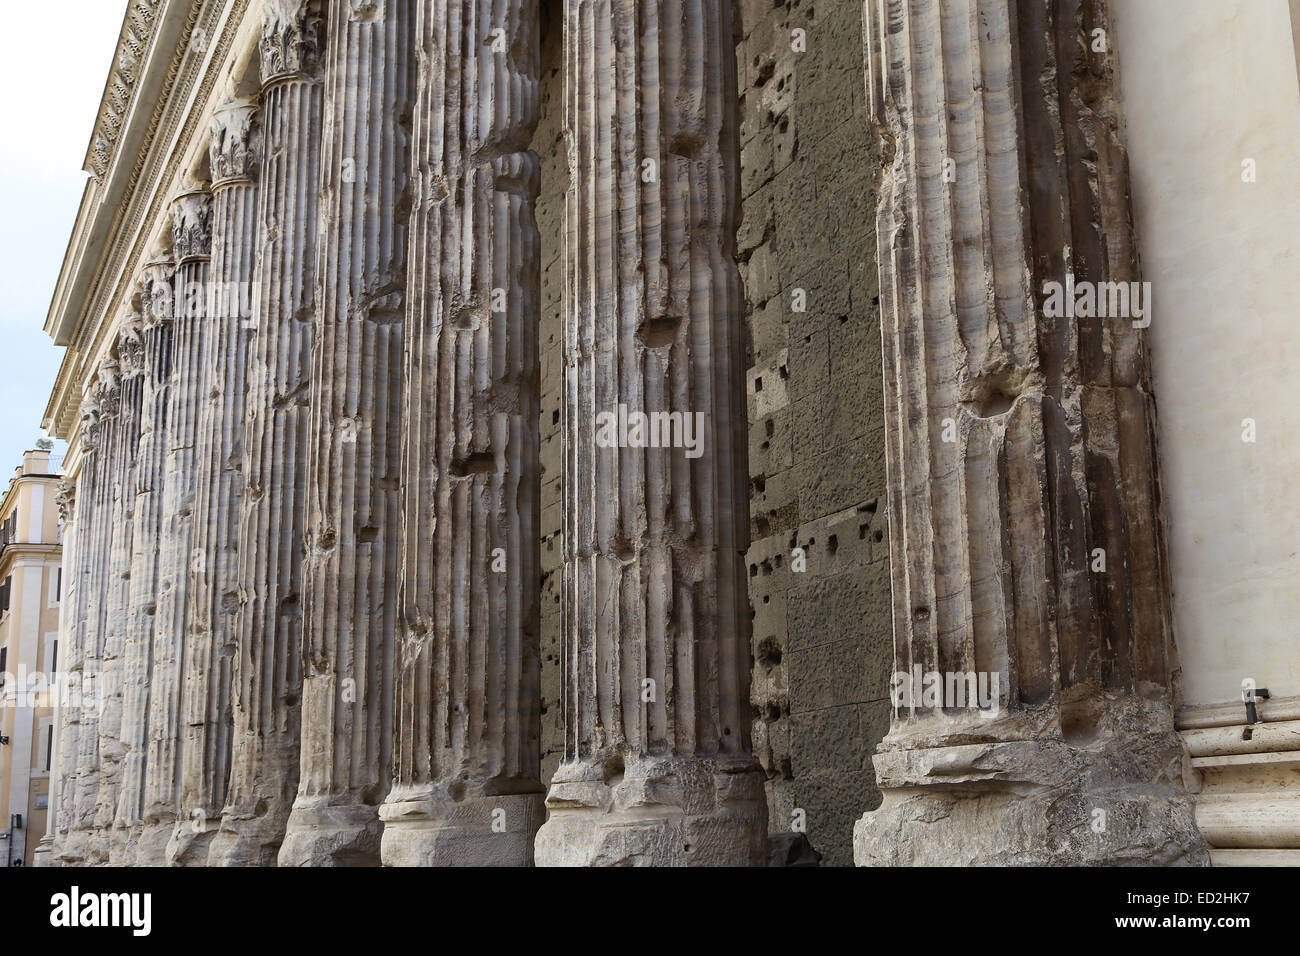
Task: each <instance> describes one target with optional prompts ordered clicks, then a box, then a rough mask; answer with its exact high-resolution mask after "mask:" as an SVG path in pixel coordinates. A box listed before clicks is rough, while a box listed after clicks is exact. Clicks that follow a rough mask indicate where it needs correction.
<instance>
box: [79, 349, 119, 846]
mask: <svg viewBox="0 0 1300 956" xmlns="http://www.w3.org/2000/svg"><path fill="white" fill-rule="evenodd" d="M92 391H93V394H94V398H93V402H94V405H95V407H96V409H97V410H98V419H97V421H96V423H95V424H94V426H93V428H94V432H95V435H94V438H93V439H92V441H93V443H94V445H95V456H94V459H93V462H92V467H93V469H94V497H95V502H94V515H93V518H92V521H91V526H90V535H89V537H88V538H87V540H86V547H87V555H86V556H87V559H88V561H87V575H86V597H85V601H86V603H85V625H84V626H85V629H84V632H83V635H82V638H81V646H82V672H83V679H84V681H85V686H84V688H83V692H84V694H85V695H87V696H86V697H85V698H84V699H83V701H82V708H81V727H80V733H79V735H78V748H77V764H76V766H77V771H76V775H77V778H76V789H75V796H74V798H73V808H72V821H71V824H70V831H71V833H70V841H69V851H70V853H71V855H72V857H73V858H74V859H75V860H76V861H77V862H81V863H84V862H88V861H87V858H86V851H87V846H86V844H87V841H88V839H89V837H90V831H91V829H92V828H93V826H94V823H95V810H96V806H97V801H98V797H99V783H100V767H101V763H100V751H99V745H100V739H99V726H100V719H101V717H102V716H103V699H104V698H103V692H104V683H103V680H102V676H103V659H104V647H105V637H106V634H105V622H106V620H107V610H108V596H109V579H110V573H109V570H110V563H111V559H112V550H113V537H114V532H115V527H114V525H113V501H114V497H115V494H116V487H117V485H118V484H120V481H121V478H120V474H121V473H120V467H121V464H122V460H121V455H120V454H119V452H120V449H119V443H118V434H119V415H120V412H121V399H122V390H121V382H120V381H119V377H118V366H117V363H116V362H114V361H112V360H106V361H105V362H103V363H102V364H101V365H100V367H99V370H98V372H97V377H96V380H95V382H94V384H93V385H92ZM92 849H93V848H92Z"/></svg>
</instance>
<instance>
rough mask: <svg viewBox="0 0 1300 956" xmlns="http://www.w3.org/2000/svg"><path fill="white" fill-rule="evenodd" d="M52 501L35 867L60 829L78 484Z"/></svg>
mask: <svg viewBox="0 0 1300 956" xmlns="http://www.w3.org/2000/svg"><path fill="white" fill-rule="evenodd" d="M55 502H56V504H57V505H58V509H59V540H60V541H61V542H62V564H61V576H60V590H61V592H62V593H61V594H60V600H59V636H58V647H59V650H58V652H57V653H56V655H55V660H54V668H55V673H53V674H46V675H45V676H46V679H47V680H48V681H49V686H50V688H51V693H50V699H51V703H52V705H53V707H54V715H53V731H52V732H53V735H54V740H53V742H52V745H51V753H50V780H49V791H48V793H49V796H48V797H47V800H48V802H47V804H46V807H47V809H46V811H45V833H44V834H43V835H42V836H41V839H40V842H39V843H38V844H37V845H36V852H35V853H34V854H33V858H32V863H33V865H35V866H53V865H55V863H56V862H57V859H56V856H55V838H56V836H57V834H58V830H59V804H60V800H61V799H62V792H63V786H62V779H61V777H60V775H59V774H60V768H61V767H62V764H61V763H60V759H61V750H62V748H63V746H64V743H63V739H64V737H65V736H66V734H67V732H68V721H67V718H68V699H67V697H68V695H67V691H66V689H65V687H64V685H63V684H61V683H59V682H58V676H57V675H58V674H61V673H63V672H64V671H65V670H66V666H67V665H66V661H65V658H66V657H67V656H68V651H69V648H70V647H71V645H72V633H73V630H74V629H75V626H76V625H75V623H74V622H73V620H72V601H73V592H72V590H71V588H72V582H73V578H74V577H75V569H76V566H77V543H76V542H77V528H76V520H75V519H76V508H77V483H76V481H75V480H74V479H72V478H69V477H64V478H62V479H61V480H60V481H59V491H58V494H57V495H56V496H55Z"/></svg>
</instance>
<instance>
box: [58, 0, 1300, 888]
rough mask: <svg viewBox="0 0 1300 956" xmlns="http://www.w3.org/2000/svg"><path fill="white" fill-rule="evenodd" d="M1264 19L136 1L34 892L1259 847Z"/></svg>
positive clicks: (1209, 11)
mask: <svg viewBox="0 0 1300 956" xmlns="http://www.w3.org/2000/svg"><path fill="white" fill-rule="evenodd" d="M1297 37H1300V10H1298V9H1297V4H1296V3H1295V2H1288V0H1179V2H1177V3H1175V2H1173V0H1171V2H1169V3H1153V2H1151V0H1019V2H1012V0H987V2H986V0H866V2H865V3H858V2H844V3H838V2H833V3H831V4H829V5H825V4H821V3H818V4H816V5H814V4H812V3H811V0H781V2H778V3H776V4H772V3H770V2H766V0H764V2H750V0H739V2H735V3H733V2H731V0H705V2H703V3H696V4H686V3H676V2H672V0H654V2H650V3H648V4H647V3H631V2H624V0H613V2H604V3H597V2H592V0H566V2H560V0H536V2H534V0H510V2H493V3H487V2H478V0H464V2H449V0H132V2H131V3H130V4H129V7H128V13H127V17H126V21H125V23H124V25H123V30H122V34H121V37H120V40H119V45H118V56H117V57H116V59H115V62H114V66H113V69H112V71H111V75H110V77H109V81H108V85H107V88H106V92H105V98H104V101H103V105H102V107H101V112H100V115H99V118H98V120H97V123H96V127H95V130H94V133H93V135H92V140H91V145H90V149H89V151H88V154H87V157H86V169H87V171H88V173H89V174H90V180H89V182H88V184H87V189H86V196H85V199H84V201H83V203H82V207H81V211H80V214H79V217H78V221H77V223H76V226H75V228H74V233H73V237H72V240H71V242H70V245H69V250H68V254H67V258H66V260H65V262H64V268H63V271H62V273H61V276H60V279H59V283H58V286H57V289H56V291H55V296H54V301H53V303H52V306H51V310H50V314H49V317H48V320H47V331H48V332H49V333H50V335H51V336H52V338H53V339H54V341H55V342H56V343H57V344H60V345H65V346H67V349H68V350H67V353H66V357H65V360H64V363H63V366H62V368H61V370H60V373H59V377H58V380H57V382H56V383H55V386H54V389H53V393H52V396H51V399H50V403H49V406H48V410H47V418H46V427H47V428H48V429H50V431H51V433H53V434H55V435H57V436H59V437H62V438H66V439H67V440H68V442H69V452H68V456H67V459H66V462H65V472H66V483H65V489H64V493H65V496H66V498H67V500H68V502H69V504H68V505H67V518H66V524H65V528H64V535H65V541H66V542H67V551H68V553H67V556H66V564H65V566H66V568H67V569H68V571H67V587H66V592H67V593H66V594H65V595H64V604H65V605H66V609H65V610H66V613H65V614H64V615H63V618H62V625H61V638H60V640H61V643H62V644H63V646H65V647H67V649H68V652H67V655H66V657H67V660H66V662H65V665H66V669H67V670H68V672H69V673H70V674H71V675H73V676H74V677H75V678H76V679H77V681H79V682H80V684H81V685H83V686H93V687H95V688H96V694H95V696H94V697H93V705H92V704H91V703H89V701H91V700H92V699H91V698H87V699H86V700H83V701H81V702H78V703H76V704H70V705H68V706H65V707H61V708H60V712H59V714H58V721H57V726H58V732H57V740H56V743H55V747H54V750H55V760H56V767H55V771H54V773H53V780H54V782H55V784H56V787H55V791H56V792H55V794H54V797H53V798H52V807H53V812H52V813H51V814H50V820H49V826H48V832H47V836H46V839H45V840H44V841H43V847H42V854H43V857H44V859H45V860H46V861H48V862H54V863H64V864H102V863H116V864H127V865H130V864H158V863H170V864H174V865H203V864H210V865H281V866H286V865H303V866H311V865H322V866H350V865H375V864H379V863H384V864H388V865H421V864H425V865H427V864H433V865H437V864H442V863H472V864H507V865H509V864H515V865H523V864H529V863H534V862H535V863H537V864H539V865H557V864H590V865H620V864H652V865H717V864H742V865H764V864H774V865H800V864H805V863H809V862H813V861H814V860H816V859H817V858H818V857H820V859H821V862H822V863H823V864H831V865H834V864H849V863H854V862H856V863H858V864H860V865H907V864H914V863H938V864H978V863H1028V864H1053V863H1134V862H1146V863H1154V864H1170V865H1177V864H1189V865H1206V864H1210V863H1214V864H1216V865H1228V864H1232V863H1236V862H1276V863H1296V862H1300V810H1297V809H1296V808H1297V807H1300V800H1297V796H1300V785H1297V782H1296V766H1297V764H1296V757H1295V754H1296V753H1297V752H1300V751H1297V750H1296V749H1295V745H1294V744H1293V743H1291V742H1290V741H1291V740H1292V739H1293V738H1295V739H1300V738H1296V735H1295V733H1294V731H1295V729H1296V728H1297V727H1300V649H1298V647H1297V644H1296V642H1295V640H1294V638H1293V636H1292V635H1291V633H1290V630H1289V627H1290V623H1289V622H1290V621H1293V620H1294V619H1295V615H1294V614H1292V613H1291V610H1292V609H1291V608H1290V604H1289V603H1288V602H1291V601H1292V600H1294V597H1293V592H1294V589H1292V588H1289V587H1287V586H1286V584H1287V582H1288V581H1289V580H1290V577H1291V576H1292V572H1294V571H1296V570H1297V568H1296V566H1295V565H1296V562H1297V560H1300V559H1297V557H1296V552H1295V549H1294V547H1293V544H1292V543H1293V542H1294V541H1295V540H1296V539H1297V534H1298V533H1300V528H1296V527H1295V524H1296V522H1298V521H1300V507H1297V506H1298V505H1300V487H1297V486H1296V485H1295V482H1294V480H1293V477H1292V476H1293V475H1294V473H1295V464H1296V461H1297V460H1298V459H1300V430H1297V429H1296V428H1294V427H1292V426H1293V425H1294V422H1293V421H1292V419H1293V418H1294V416H1295V408H1296V407H1297V403H1296V402H1294V401H1292V400H1291V398H1292V396H1291V391H1292V389H1291V386H1290V385H1289V384H1288V380H1289V378H1290V376H1288V375H1287V374H1286V373H1287V371H1288V370H1289V369H1290V368H1293V367H1295V365H1294V363H1295V362H1297V361H1300V355H1298V354H1297V353H1298V352H1300V331H1298V330H1300V326H1297V324H1296V323H1295V322H1294V311H1295V305H1294V295H1293V293H1292V291H1291V289H1290V276H1292V275H1294V274H1295V271H1296V270H1295V268H1294V265H1295V258H1296V246H1295V243H1294V239H1293V236H1292V233H1293V229H1291V228H1290V226H1291V225H1292V224H1294V223H1295V222H1296V221H1300V215H1297V214H1298V213H1300V208H1298V207H1300V190H1297V189H1296V186H1295V183H1294V177H1289V176H1288V175H1287V173H1286V172H1285V169H1286V165H1285V162H1286V161H1285V157H1287V156H1289V155H1293V152H1292V150H1293V149H1294V148H1295V147H1296V146H1297V145H1300V142H1297V140H1300V81H1298V80H1297V77H1298V76H1300V67H1298V60H1297V50H1298V44H1297ZM1189 63H1195V64H1196V67H1195V70H1194V71H1193V72H1194V81H1193V80H1192V79H1189V77H1192V75H1193V74H1191V73H1189V69H1190V68H1189V66H1188V64H1189ZM1243 77H1249V78H1250V83H1251V86H1250V95H1249V96H1245V95H1238V92H1237V91H1239V90H1240V89H1241V87H1242V78H1243ZM1209 129H1213V130H1214V134H1213V135H1211V134H1210V133H1209V132H1207V130H1209Z"/></svg>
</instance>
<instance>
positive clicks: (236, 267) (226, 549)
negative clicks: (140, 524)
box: [167, 101, 262, 866]
mask: <svg viewBox="0 0 1300 956" xmlns="http://www.w3.org/2000/svg"><path fill="white" fill-rule="evenodd" d="M210 135H211V140H210V145H209V150H208V156H209V161H210V164H211V169H212V257H211V260H210V263H209V267H208V295H207V303H206V307H207V314H208V317H207V331H206V332H205V338H204V342H203V351H202V353H201V356H200V361H201V362H202V363H203V366H204V368H203V371H202V377H203V379H204V380H205V381H206V382H207V383H208V388H207V390H206V392H205V393H204V394H203V395H202V396H201V407H200V411H199V420H198V431H197V433H196V436H195V437H196V443H195V461H194V468H195V475H196V477H195V492H194V531H193V535H194V538H193V544H192V548H191V555H190V569H189V570H190V574H189V609H188V612H187V617H186V626H185V654H184V665H183V669H184V685H183V687H182V690H181V711H182V714H183V721H184V724H183V726H184V741H183V743H182V745H181V819H180V820H179V821H178V822H177V826H176V832H175V833H174V834H173V835H172V839H171V841H170V843H169V845H168V847H167V857H168V860H169V861H170V862H172V863H174V864H178V865H182V866H194V865H203V864H205V863H207V858H208V847H209V845H210V844H211V842H212V836H213V835H214V834H215V833H216V830H217V827H218V825H219V824H220V821H221V811H222V808H223V807H224V806H225V803H226V786H227V784H228V782H229V778H230V749H231V734H232V731H233V728H234V721H233V718H232V715H231V671H232V669H233V666H234V657H235V653H236V644H237V630H236V625H237V615H238V612H239V573H238V572H239V554H238V547H239V513H240V510H241V505H242V501H243V493H244V487H243V486H244V476H243V465H244V462H243V455H244V450H243V445H244V389H245V386H246V371H247V364H248V348H249V339H250V338H251V336H252V334H253V330H252V322H251V319H252V317H253V311H252V302H253V294H254V291H255V290H254V288H253V266H254V261H255V259H256V255H257V241H258V235H257V218H258V217H257V191H258V190H257V180H256V176H257V173H258V168H259V166H260V163H261V149H262V142H261V139H262V133H261V119H260V113H259V111H258V108H257V106H256V104H254V103H252V102H247V101H237V102H233V103H228V104H226V105H224V106H222V107H220V108H219V109H217V110H216V111H215V112H214V114H213V117H212V122H211V127H210Z"/></svg>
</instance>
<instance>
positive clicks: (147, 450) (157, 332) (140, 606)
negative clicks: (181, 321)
mask: <svg viewBox="0 0 1300 956" xmlns="http://www.w3.org/2000/svg"><path fill="white" fill-rule="evenodd" d="M172 273H173V268H172V264H171V261H170V259H156V260H154V261H153V262H150V263H149V264H148V265H147V266H145V268H144V271H143V274H142V276H141V278H140V282H139V284H138V294H139V299H140V311H141V316H142V319H143V322H142V327H141V333H140V340H141V345H142V353H143V354H142V361H143V375H142V392H141V396H140V428H139V432H140V434H139V441H138V444H137V453H136V467H135V488H134V493H135V514H134V519H133V524H132V530H131V564H130V576H131V580H130V593H129V602H128V605H129V606H128V610H127V615H126V644H125V647H124V648H123V652H122V681H121V683H122V717H121V738H120V745H121V749H122V772H121V784H120V786H119V788H118V796H117V807H116V810H115V814H114V818H113V831H112V833H111V834H110V840H109V862H110V863H111V864H113V865H123V866H126V865H130V864H132V863H134V862H135V853H136V844H137V841H138V840H139V837H140V828H141V825H142V823H143V799H144V776H145V750H146V745H147V739H148V732H149V725H148V717H149V682H150V676H151V675H150V671H151V665H152V663H153V629H154V617H155V614H156V611H157V602H158V552H159V548H160V547H161V543H162V542H161V540H160V532H161V530H162V500H163V480H164V477H165V473H164V468H165V466H166V461H167V459H166V441H165V438H166V429H167V403H168V397H169V394H170V381H171V366H172V318H173V314H172V309H173V301H172Z"/></svg>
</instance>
